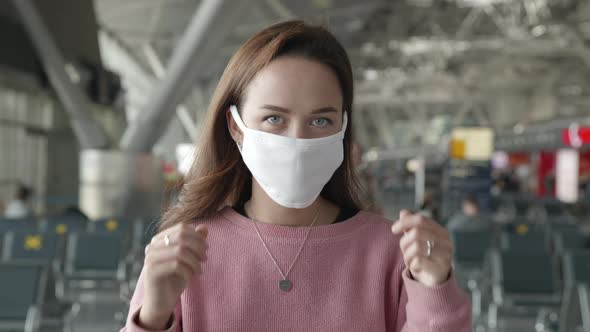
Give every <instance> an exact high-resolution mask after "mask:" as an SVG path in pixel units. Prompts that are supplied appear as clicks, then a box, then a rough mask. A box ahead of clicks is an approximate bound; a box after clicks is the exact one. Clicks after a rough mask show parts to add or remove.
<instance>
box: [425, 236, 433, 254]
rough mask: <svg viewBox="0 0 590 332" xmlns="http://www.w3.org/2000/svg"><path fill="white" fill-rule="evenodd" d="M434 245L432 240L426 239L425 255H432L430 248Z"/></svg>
mask: <svg viewBox="0 0 590 332" xmlns="http://www.w3.org/2000/svg"><path fill="white" fill-rule="evenodd" d="M433 247H434V242H432V241H430V240H426V257H428V258H430V256H432V248H433Z"/></svg>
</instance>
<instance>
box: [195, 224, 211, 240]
mask: <svg viewBox="0 0 590 332" xmlns="http://www.w3.org/2000/svg"><path fill="white" fill-rule="evenodd" d="M195 232H197V233H199V234H201V235H203V238H204V239H206V238H207V235H208V234H209V228H208V227H207V225H204V224H198V225H197V226H196V227H195Z"/></svg>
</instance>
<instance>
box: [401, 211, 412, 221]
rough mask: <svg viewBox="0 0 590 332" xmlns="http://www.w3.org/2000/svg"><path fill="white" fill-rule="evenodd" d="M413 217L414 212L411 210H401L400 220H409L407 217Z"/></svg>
mask: <svg viewBox="0 0 590 332" xmlns="http://www.w3.org/2000/svg"><path fill="white" fill-rule="evenodd" d="M411 215H412V212H411V211H410V210H408V209H401V210H400V211H399V218H400V219H402V218H407V217H409V216H411Z"/></svg>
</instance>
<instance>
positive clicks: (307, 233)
mask: <svg viewBox="0 0 590 332" xmlns="http://www.w3.org/2000/svg"><path fill="white" fill-rule="evenodd" d="M319 214H320V208H319V207H318V210H317V211H316V214H315V217H314V218H313V222H312V223H311V225H309V227H308V228H307V232H306V233H305V237H304V238H303V242H302V243H301V246H300V247H299V251H297V255H295V259H294V260H293V263H291V266H290V267H289V269H288V270H287V273H283V270H281V268H280V267H279V264H277V261H276V260H275V258H274V256H273V255H272V253H271V252H270V250H269V249H268V246H267V245H266V243H265V242H264V240H263V239H262V236H261V235H260V232H259V231H258V227H256V221H255V220H254V218H253V217H251V218H250V219H251V220H252V225H253V226H254V230H256V234H258V238H259V239H260V242H262V245H263V246H264V249H266V252H267V253H268V255H269V256H270V259H272V262H273V263H274V264H275V266H276V267H277V270H279V273H280V274H281V276H282V277H283V280H287V276H288V275H289V272H291V269H292V268H293V266H294V265H295V262H297V259H298V258H299V254H301V251H302V250H303V246H305V242H306V241H307V236H308V235H309V232H310V231H311V228H312V227H313V225H314V224H315V222H316V220H317V219H318V216H319Z"/></svg>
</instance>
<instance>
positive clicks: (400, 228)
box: [391, 214, 427, 234]
mask: <svg viewBox="0 0 590 332" xmlns="http://www.w3.org/2000/svg"><path fill="white" fill-rule="evenodd" d="M426 223H427V218H425V217H424V216H421V215H419V214H412V215H409V216H406V217H404V218H400V219H399V220H398V221H396V222H395V223H394V224H393V226H391V231H392V232H393V233H394V234H400V233H402V232H407V231H408V230H409V229H410V228H412V227H419V226H424V225H425V224H426Z"/></svg>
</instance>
